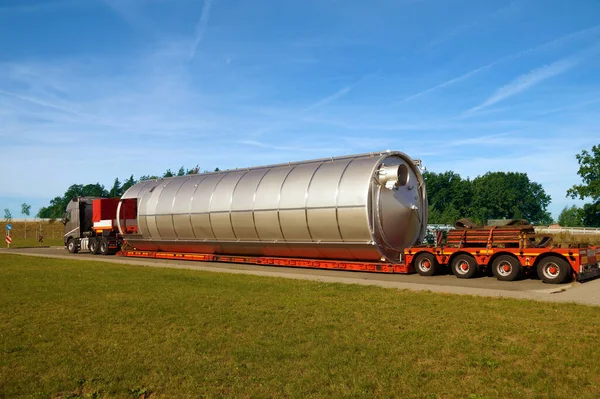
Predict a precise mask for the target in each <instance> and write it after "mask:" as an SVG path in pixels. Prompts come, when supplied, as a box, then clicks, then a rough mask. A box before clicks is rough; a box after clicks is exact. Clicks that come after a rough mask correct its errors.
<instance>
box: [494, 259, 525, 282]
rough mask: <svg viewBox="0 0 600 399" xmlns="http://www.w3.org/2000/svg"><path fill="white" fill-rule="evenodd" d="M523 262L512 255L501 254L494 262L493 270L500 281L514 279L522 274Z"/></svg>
mask: <svg viewBox="0 0 600 399" xmlns="http://www.w3.org/2000/svg"><path fill="white" fill-rule="evenodd" d="M521 271H522V267H521V263H520V262H519V260H518V259H517V258H515V257H514V256H510V255H500V256H498V257H497V258H496V259H494V262H493V263H492V272H493V273H494V276H495V277H496V278H497V279H498V280H500V281H514V280H516V279H518V278H519V277H520V276H521Z"/></svg>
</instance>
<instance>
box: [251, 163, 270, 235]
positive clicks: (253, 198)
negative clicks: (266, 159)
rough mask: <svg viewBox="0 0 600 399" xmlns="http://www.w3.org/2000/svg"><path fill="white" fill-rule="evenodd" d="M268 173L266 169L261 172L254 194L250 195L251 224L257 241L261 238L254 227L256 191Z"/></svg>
mask: <svg viewBox="0 0 600 399" xmlns="http://www.w3.org/2000/svg"><path fill="white" fill-rule="evenodd" d="M268 174H269V170H267V171H266V172H265V173H263V174H262V176H261V177H260V179H259V180H258V183H257V184H256V187H255V188H254V194H253V197H252V225H253V227H254V232H255V233H256V237H257V238H258V240H259V241H262V239H261V238H260V234H258V229H257V228H256V217H255V214H256V193H257V192H258V188H259V187H260V184H261V183H262V181H263V179H264V178H265V176H266V175H268Z"/></svg>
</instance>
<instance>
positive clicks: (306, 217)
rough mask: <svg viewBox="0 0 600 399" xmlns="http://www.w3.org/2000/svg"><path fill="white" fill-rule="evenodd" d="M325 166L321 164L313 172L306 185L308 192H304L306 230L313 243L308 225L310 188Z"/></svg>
mask: <svg viewBox="0 0 600 399" xmlns="http://www.w3.org/2000/svg"><path fill="white" fill-rule="evenodd" d="M323 165H325V162H321V163H320V164H319V166H317V168H316V169H315V170H314V171H313V173H312V175H311V176H310V180H309V181H308V184H307V185H306V190H305V191H304V222H305V223H306V229H307V230H308V236H309V237H310V240H311V241H314V238H313V235H312V233H311V231H310V224H309V223H308V192H309V191H310V186H311V185H312V182H313V180H314V178H315V175H316V174H317V172H318V171H319V169H321V166H323ZM311 209H312V208H311Z"/></svg>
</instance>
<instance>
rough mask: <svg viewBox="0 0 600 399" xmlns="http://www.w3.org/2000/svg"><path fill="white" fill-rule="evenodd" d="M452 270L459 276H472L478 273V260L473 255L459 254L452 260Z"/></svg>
mask: <svg viewBox="0 0 600 399" xmlns="http://www.w3.org/2000/svg"><path fill="white" fill-rule="evenodd" d="M452 271H453V272H454V275H455V276H456V277H458V278H471V277H473V276H475V274H476V273H477V262H475V258H473V257H472V256H471V255H466V254H461V255H458V256H457V257H456V258H454V260H453V261H452Z"/></svg>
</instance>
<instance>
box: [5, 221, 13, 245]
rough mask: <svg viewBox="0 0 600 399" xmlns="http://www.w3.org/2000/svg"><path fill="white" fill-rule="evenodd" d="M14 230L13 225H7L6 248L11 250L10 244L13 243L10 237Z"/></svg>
mask: <svg viewBox="0 0 600 399" xmlns="http://www.w3.org/2000/svg"><path fill="white" fill-rule="evenodd" d="M11 230H12V224H10V223H8V224H7V225H6V240H5V241H6V248H10V244H11V243H12V237H11V236H10V232H11Z"/></svg>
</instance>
